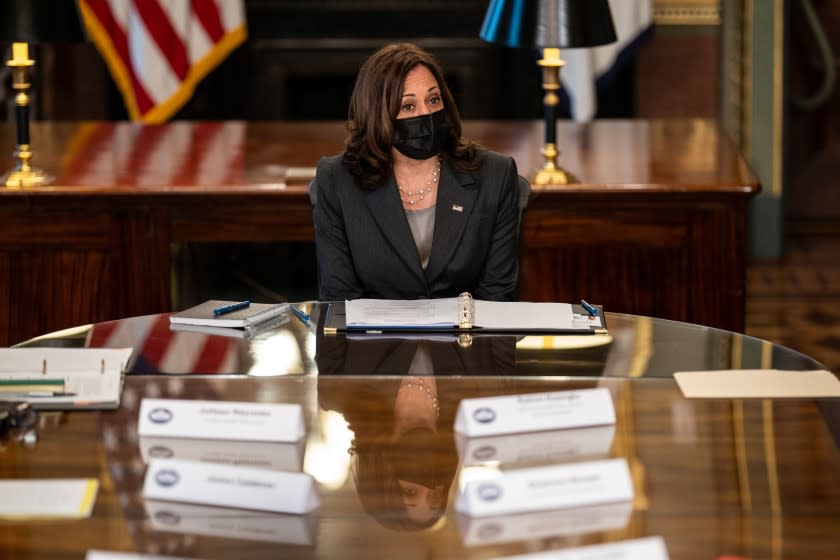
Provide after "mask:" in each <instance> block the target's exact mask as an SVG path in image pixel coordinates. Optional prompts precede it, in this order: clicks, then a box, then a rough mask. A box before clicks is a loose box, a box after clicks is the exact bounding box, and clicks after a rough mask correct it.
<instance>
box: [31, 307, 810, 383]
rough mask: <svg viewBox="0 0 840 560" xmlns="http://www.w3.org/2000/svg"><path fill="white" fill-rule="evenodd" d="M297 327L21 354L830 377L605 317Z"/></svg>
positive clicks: (244, 363)
mask: <svg viewBox="0 0 840 560" xmlns="http://www.w3.org/2000/svg"><path fill="white" fill-rule="evenodd" d="M301 307H302V308H304V309H306V310H307V311H309V312H310V313H311V315H312V320H311V321H310V322H309V323H308V324H303V323H302V322H301V321H299V320H297V319H296V318H292V319H290V320H289V321H287V322H285V323H283V324H281V325H279V326H277V327H276V328H273V329H270V330H268V331H265V332H260V333H258V334H256V335H255V336H253V337H250V338H247V339H243V338H236V337H227V336H216V335H209V334H205V333H200V332H184V331H173V330H171V329H170V326H169V314H165V313H164V314H159V315H146V316H142V317H132V318H128V319H122V320H118V321H109V322H105V323H97V324H95V325H87V326H83V327H78V328H76V329H69V330H67V331H61V332H58V333H52V334H50V335H46V336H42V337H39V338H36V339H32V340H30V341H27V342H25V343H23V344H21V346H89V347H112V348H115V347H127V346H129V347H133V348H134V349H135V352H134V359H133V363H132V365H131V366H130V368H129V373H130V374H157V373H163V374H248V375H252V376H271V375H299V374H314V373H318V374H320V375H358V374H361V375H364V374H380V375H402V374H403V373H405V372H406V371H407V370H408V366H409V365H410V364H411V363H412V360H413V357H414V356H415V355H416V354H417V352H418V349H419V350H421V351H422V352H423V353H424V355H426V356H427V357H428V360H426V362H425V366H424V367H425V371H424V373H434V374H435V375H535V376H574V377H670V376H671V375H672V374H673V373H674V372H675V371H686V370H713V369H753V368H775V369H788V370H807V369H824V367H823V366H822V365H821V364H819V363H818V362H816V361H815V360H813V359H812V358H809V357H808V356H805V355H803V354H800V353H799V352H796V351H794V350H792V349H790V348H786V347H784V346H779V345H776V344H773V343H771V342H768V341H764V340H760V339H756V338H753V337H749V336H746V335H743V334H737V333H732V332H728V331H723V330H719V329H713V328H709V327H703V326H699V325H692V324H687V323H679V322H675V321H668V320H664V319H654V318H650V317H641V316H635V315H624V314H617V313H606V320H607V326H608V328H609V334H608V335H583V336H569V335H561V336H514V335H474V336H471V337H469V338H468V339H467V340H465V339H464V338H459V337H457V336H454V335H416V336H415V335H391V336H384V335H364V334H361V335H344V334H337V335H324V334H322V329H321V328H320V325H319V323H320V321H321V317H322V316H323V315H324V313H325V311H326V307H327V304H325V303H317V302H310V303H306V304H301Z"/></svg>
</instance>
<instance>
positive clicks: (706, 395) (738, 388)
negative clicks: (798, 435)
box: [674, 369, 840, 399]
mask: <svg viewBox="0 0 840 560" xmlns="http://www.w3.org/2000/svg"><path fill="white" fill-rule="evenodd" d="M674 379H676V380H677V384H678V385H679V386H680V390H682V393H683V396H684V397H685V398H687V399H777V398H805V399H816V398H828V397H840V381H838V379H837V377H836V376H835V375H834V374H833V373H831V372H830V371H826V370H816V371H783V370H777V369H732V370H715V371H678V372H676V373H675V374H674Z"/></svg>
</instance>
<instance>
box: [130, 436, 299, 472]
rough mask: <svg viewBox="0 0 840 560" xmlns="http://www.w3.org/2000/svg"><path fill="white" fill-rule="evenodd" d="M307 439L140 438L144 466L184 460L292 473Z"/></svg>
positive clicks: (297, 468)
mask: <svg viewBox="0 0 840 560" xmlns="http://www.w3.org/2000/svg"><path fill="white" fill-rule="evenodd" d="M305 449H306V439H304V438H301V439H300V440H299V441H296V442H280V443H277V442H264V441H218V440H212V439H185V438H168V437H156V436H140V455H141V457H143V462H144V463H148V462H149V461H151V460H152V459H184V460H187V461H201V462H203V463H221V464H223V465H233V466H237V467H254V468H258V469H271V470H275V471H289V472H295V471H300V470H302V469H303V456H304V452H305Z"/></svg>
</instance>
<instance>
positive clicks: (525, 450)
mask: <svg viewBox="0 0 840 560" xmlns="http://www.w3.org/2000/svg"><path fill="white" fill-rule="evenodd" d="M614 436H615V424H610V425H607V426H595V427H591V428H577V429H573V430H550V431H544V432H532V433H523V434H512V435H505V436H491V437H482V438H470V437H467V436H464V435H463V434H457V437H456V438H455V443H456V446H457V448H458V456H459V457H460V458H461V464H462V465H464V466H471V465H481V464H484V463H487V462H494V463H498V464H500V465H505V466H511V465H517V464H534V463H543V464H547V463H565V462H569V461H580V460H581V459H586V460H593V459H606V458H607V457H608V456H609V452H610V447H611V446H612V441H613V437H614Z"/></svg>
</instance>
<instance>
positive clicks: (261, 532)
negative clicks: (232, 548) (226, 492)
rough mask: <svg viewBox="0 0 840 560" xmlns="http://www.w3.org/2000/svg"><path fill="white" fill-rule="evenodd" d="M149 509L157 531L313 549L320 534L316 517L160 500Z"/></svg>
mask: <svg viewBox="0 0 840 560" xmlns="http://www.w3.org/2000/svg"><path fill="white" fill-rule="evenodd" d="M145 507H146V514H147V516H148V518H149V522H150V523H151V525H152V528H154V530H156V531H164V532H169V533H180V534H187V535H209V536H212V537H224V538H228V539H244V540H250V541H262V542H276V543H287V544H297V545H312V544H313V543H314V541H315V535H316V534H317V522H318V518H317V516H316V515H315V514H310V515H291V514H287V513H266V512H262V511H242V510H237V509H231V508H222V507H214V506H199V505H195V504H179V503H175V502H161V501H158V500H146V502H145Z"/></svg>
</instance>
